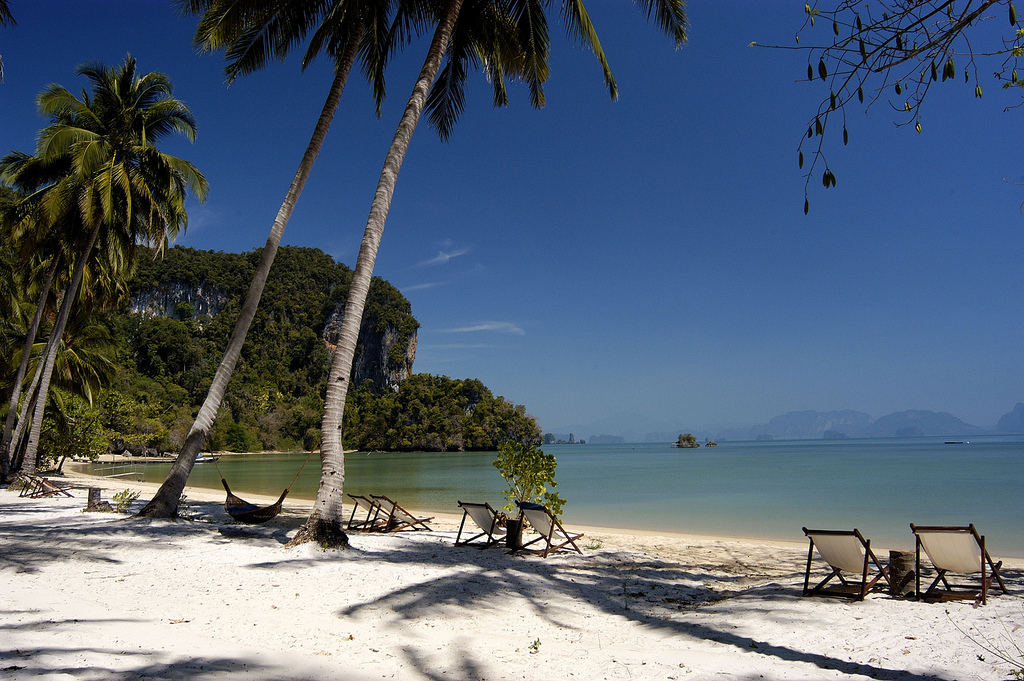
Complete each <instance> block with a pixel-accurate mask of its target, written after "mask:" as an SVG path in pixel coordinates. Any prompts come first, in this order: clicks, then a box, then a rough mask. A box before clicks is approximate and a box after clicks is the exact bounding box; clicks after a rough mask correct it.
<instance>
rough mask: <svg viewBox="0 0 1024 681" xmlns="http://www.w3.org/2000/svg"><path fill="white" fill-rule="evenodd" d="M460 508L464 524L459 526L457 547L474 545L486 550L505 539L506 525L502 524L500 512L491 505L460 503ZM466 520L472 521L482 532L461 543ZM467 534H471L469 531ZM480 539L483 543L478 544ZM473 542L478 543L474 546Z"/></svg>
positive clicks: (456, 536)
mask: <svg viewBox="0 0 1024 681" xmlns="http://www.w3.org/2000/svg"><path fill="white" fill-rule="evenodd" d="M459 507H460V508H462V522H461V523H460V524H459V533H458V534H457V535H455V545H456V546H470V545H472V546H474V547H477V548H481V549H486V548H488V547H490V546H494V545H495V544H499V543H501V540H502V539H503V538H504V537H505V525H504V523H502V522H501V519H500V517H499V515H498V512H497V511H495V510H494V509H493V508H491V505H490V504H488V503H483V504H474V503H468V502H463V501H460V502H459ZM466 518H469V519H470V520H472V521H473V524H475V525H476V526H477V527H478V528H479V529H480V530H481V531H480V532H479V533H477V534H474V535H473V536H472V537H469V538H468V539H465V540H463V541H460V539H462V530H463V529H464V528H465V527H466ZM466 534H469V531H467V532H466ZM478 539H480V540H481V541H478V542H477V540H478ZM472 542H476V543H475V544H473V543H472Z"/></svg>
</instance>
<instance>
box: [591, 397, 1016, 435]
mask: <svg viewBox="0 0 1024 681" xmlns="http://www.w3.org/2000/svg"><path fill="white" fill-rule="evenodd" d="M633 416H635V415H625V414H624V415H620V416H619V417H611V418H608V419H605V420H604V421H602V422H600V423H601V424H603V425H598V424H597V423H595V424H590V426H589V427H580V428H578V429H575V430H576V432H590V433H595V432H601V433H619V435H618V436H614V435H597V436H591V439H590V442H592V443H594V444H599V443H601V442H603V441H604V439H605V438H609V437H611V438H614V437H621V438H622V439H623V440H624V441H625V442H674V441H675V439H676V438H677V437H678V436H679V434H680V433H693V434H694V435H695V436H696V437H697V439H698V440H704V439H706V438H711V439H714V440H719V441H723V440H757V439H763V440H773V439H774V440H819V439H827V440H835V439H845V438H856V437H929V436H930V437H942V436H965V435H981V434H983V433H986V432H992V433H1002V434H1024V403H1018V404H1017V405H1016V406H1015V407H1014V408H1013V411H1011V412H1009V413H1007V414H1004V415H1003V416H1002V417H1001V418H1000V419H999V423H998V424H997V425H996V427H995V428H994V429H993V430H991V431H990V430H987V429H984V428H980V427H978V426H975V425H972V424H970V423H966V422H965V421H963V420H961V419H959V418H957V417H956V416H953V415H952V414H948V413H946V412H935V411H927V410H910V411H898V412H894V413H892V414H887V415H886V416H882V417H880V418H878V419H877V420H876V419H875V418H873V417H872V416H871V415H870V414H865V413H864V412H861V411H854V410H852V409H843V410H841V411H824V412H822V411H815V410H813V409H808V410H804V411H791V412H788V413H786V414H781V415H779V416H776V417H775V418H773V419H771V420H770V421H769V422H768V423H765V424H762V425H759V426H752V427H745V426H733V427H722V428H715V429H703V430H702V429H700V428H694V427H693V426H692V425H689V424H688V425H686V426H685V427H682V426H680V427H679V428H673V429H663V428H658V429H652V430H649V431H647V432H646V434H641V433H638V432H637V430H636V428H637V427H638V426H640V425H642V424H643V420H639V421H631V418H630V417H633ZM627 424H631V425H632V428H630V427H628V426H627ZM616 425H619V426H620V427H616ZM598 428H600V430H598Z"/></svg>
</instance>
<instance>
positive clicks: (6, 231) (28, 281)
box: [0, 154, 63, 481]
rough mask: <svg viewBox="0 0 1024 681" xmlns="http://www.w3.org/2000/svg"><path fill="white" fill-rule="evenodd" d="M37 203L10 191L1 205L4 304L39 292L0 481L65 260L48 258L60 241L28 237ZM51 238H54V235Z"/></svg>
mask: <svg viewBox="0 0 1024 681" xmlns="http://www.w3.org/2000/svg"><path fill="white" fill-rule="evenodd" d="M13 156H14V157H15V158H20V159H25V158H27V156H26V155H24V154H14V155H13ZM9 159H10V157H8V159H4V160H3V161H0V168H3V167H6V166H7V163H8V161H9ZM38 203H39V202H38V197H36V196H24V195H23V194H19V193H17V192H14V191H13V190H11V191H10V192H9V196H8V197H7V198H6V200H5V201H4V202H3V204H2V205H0V230H2V234H3V240H4V244H5V257H7V258H10V269H9V270H5V272H6V273H9V274H11V275H12V280H11V281H10V282H6V281H5V282H4V285H5V289H6V294H5V296H4V298H5V301H4V302H6V303H8V305H10V304H12V302H13V304H14V305H17V306H20V305H23V304H24V303H26V302H27V300H25V298H26V295H30V293H29V292H30V291H32V290H34V289H38V299H37V301H36V306H35V313H34V314H33V315H32V318H31V321H30V322H29V323H28V325H27V330H26V333H25V335H24V342H23V344H22V347H21V353H20V358H21V359H20V362H19V364H18V368H17V370H16V371H15V373H14V378H13V380H12V381H11V394H10V396H9V400H8V408H7V416H6V417H5V419H4V431H3V437H2V439H0V481H3V480H6V479H7V475H8V472H9V468H10V465H9V464H10V446H11V441H12V435H13V434H14V423H15V421H17V408H18V402H19V399H20V398H21V394H22V390H21V388H22V384H23V382H24V379H25V374H26V372H27V370H28V363H29V358H30V356H31V354H32V347H33V345H34V343H35V339H36V334H37V333H38V331H39V326H40V324H41V323H42V320H43V314H44V312H46V311H47V310H48V309H50V307H51V306H52V304H53V290H52V287H53V283H54V278H55V277H56V275H57V270H58V269H59V267H60V266H61V264H62V262H63V258H62V257H60V255H48V254H50V253H54V252H56V250H59V247H60V244H59V242H58V240H57V239H55V238H51V239H50V242H49V243H45V241H46V236H47V235H45V234H42V235H40V234H38V233H36V234H33V233H31V231H29V233H28V234H26V229H25V228H26V227H29V228H30V229H31V228H32V227H34V226H35V225H36V224H37V221H36V220H35V219H34V217H35V216H36V215H37V214H38ZM39 222H43V221H39ZM40 236H41V237H42V241H41V240H40ZM50 236H51V237H52V236H54V235H52V234H51V235H50ZM12 244H20V246H21V248H20V249H16V248H14V247H13V246H11V245H12ZM19 251H20V253H19ZM19 256H20V257H19ZM40 274H41V275H42V283H39V282H38V281H36V280H38V278H39V275H40ZM19 275H20V276H19ZM14 276H17V278H18V281H17V282H15V281H14V280H13V277H14ZM15 316H16V315H14V314H10V315H8V314H5V317H4V318H5V319H7V320H8V321H10V320H13V319H14V318H15ZM13 350H14V349H13V348H11V349H10V351H9V352H8V353H7V356H8V357H13V356H15V355H16V354H17V353H15V352H14V351H13ZM40 369H41V367H40ZM36 383H38V381H37V382H36Z"/></svg>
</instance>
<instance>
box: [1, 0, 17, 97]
mask: <svg viewBox="0 0 1024 681" xmlns="http://www.w3.org/2000/svg"><path fill="white" fill-rule="evenodd" d="M17 25H18V22H16V21H15V20H14V17H13V16H11V8H10V7H9V6H8V4H7V0H0V26H17ZM3 79H4V60H3V59H0V81H2V80H3Z"/></svg>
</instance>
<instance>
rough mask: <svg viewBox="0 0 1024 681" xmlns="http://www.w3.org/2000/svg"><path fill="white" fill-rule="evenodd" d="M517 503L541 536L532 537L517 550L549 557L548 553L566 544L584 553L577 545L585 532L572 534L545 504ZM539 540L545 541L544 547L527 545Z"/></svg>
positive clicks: (577, 551)
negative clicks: (531, 547)
mask: <svg viewBox="0 0 1024 681" xmlns="http://www.w3.org/2000/svg"><path fill="white" fill-rule="evenodd" d="M516 504H517V505H518V506H519V508H520V509H522V511H523V515H525V516H526V519H527V520H528V521H530V526H531V527H533V529H535V530H536V531H537V532H538V533H539V534H540V536H539V537H537V538H536V539H532V540H530V541H528V542H526V543H525V544H523V545H522V546H520V547H519V548H518V549H515V550H516V551H529V552H530V553H536V554H537V555H539V556H540V557H541V558H547V557H548V555H550V554H552V553H554V552H555V551H557V550H558V549H561V548H564V547H566V546H571V547H572V550H574V551H576V553H579V554H582V553H583V552H582V551H580V547H578V546H576V540H577V539H579V538H580V537H582V536H583V533H582V532H580V533H579V534H570V533H568V532H566V531H565V528H564V527H562V524H561V523H560V522H558V518H556V517H555V516H553V515H552V514H551V511H549V510H548V509H547V508H546V507H545V506H542V505H540V504H533V503H529V502H526V501H518V502H516ZM539 541H543V542H544V548H543V549H528V548H526V547H527V546H530V545H531V544H536V543H537V542H539Z"/></svg>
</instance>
